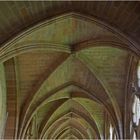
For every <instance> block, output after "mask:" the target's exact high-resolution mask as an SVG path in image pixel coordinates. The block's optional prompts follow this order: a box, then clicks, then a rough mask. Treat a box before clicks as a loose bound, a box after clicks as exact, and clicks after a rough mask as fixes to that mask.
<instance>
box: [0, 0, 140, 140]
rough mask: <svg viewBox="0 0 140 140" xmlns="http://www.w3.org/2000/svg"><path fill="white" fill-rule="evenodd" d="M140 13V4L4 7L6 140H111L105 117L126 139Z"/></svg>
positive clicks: (1, 53)
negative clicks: (107, 137)
mask: <svg viewBox="0 0 140 140" xmlns="http://www.w3.org/2000/svg"><path fill="white" fill-rule="evenodd" d="M139 9H140V3H139V2H84V1H83V2H74V1H68V2H44V1H41V2H31V1H26V2H0V14H1V15H0V44H1V48H0V61H1V65H2V67H4V70H3V71H4V72H5V81H6V83H5V85H6V91H5V92H7V93H6V94H7V112H8V118H7V123H6V127H5V138H41V139H42V138H47V139H48V138H56V139H57V138H81V139H85V138H86V139H91V138H93V139H94V138H104V136H105V132H104V125H105V124H106V123H108V124H109V122H106V120H105V116H107V117H108V118H109V120H110V122H111V124H112V125H113V126H114V127H115V130H116V134H117V137H118V138H122V137H123V136H124V135H125V134H123V131H122V129H123V126H122V122H123V119H124V116H123V115H124V108H125V103H124V102H125V100H126V93H127V89H126V87H127V86H128V85H129V81H128V79H129V78H130V75H129V74H130V67H131V65H132V64H135V65H136V64H137V61H138V56H137V55H139V54H140V51H139V43H140V38H139V35H140V11H139ZM132 17H133V18H132ZM3 83H4V80H3ZM108 133H109V132H108Z"/></svg>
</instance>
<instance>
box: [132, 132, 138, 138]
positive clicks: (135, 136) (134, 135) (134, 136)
mask: <svg viewBox="0 0 140 140" xmlns="http://www.w3.org/2000/svg"><path fill="white" fill-rule="evenodd" d="M133 140H137V135H136V132H135V131H134V133H133Z"/></svg>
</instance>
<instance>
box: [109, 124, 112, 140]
mask: <svg viewBox="0 0 140 140" xmlns="http://www.w3.org/2000/svg"><path fill="white" fill-rule="evenodd" d="M109 135H110V140H112V139H113V127H112V125H111V124H110V128H109Z"/></svg>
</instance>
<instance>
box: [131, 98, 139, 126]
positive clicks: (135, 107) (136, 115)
mask: <svg viewBox="0 0 140 140" xmlns="http://www.w3.org/2000/svg"><path fill="white" fill-rule="evenodd" d="M132 112H133V123H135V125H136V126H138V125H139V120H140V99H139V98H138V97H137V96H136V95H135V96H134V103H133V108H132Z"/></svg>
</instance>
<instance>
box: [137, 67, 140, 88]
mask: <svg viewBox="0 0 140 140" xmlns="http://www.w3.org/2000/svg"><path fill="white" fill-rule="evenodd" d="M137 78H138V87H140V65H138V68H137Z"/></svg>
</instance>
